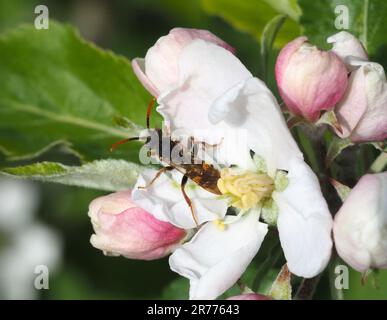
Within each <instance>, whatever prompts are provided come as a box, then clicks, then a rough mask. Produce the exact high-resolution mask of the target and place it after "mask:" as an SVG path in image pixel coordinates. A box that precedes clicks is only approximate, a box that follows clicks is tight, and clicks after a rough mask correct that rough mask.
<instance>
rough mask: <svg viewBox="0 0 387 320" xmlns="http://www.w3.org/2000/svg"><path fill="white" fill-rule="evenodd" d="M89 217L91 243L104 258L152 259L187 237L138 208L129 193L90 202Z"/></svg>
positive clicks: (113, 194) (163, 254) (164, 254)
mask: <svg viewBox="0 0 387 320" xmlns="http://www.w3.org/2000/svg"><path fill="white" fill-rule="evenodd" d="M89 217H90V218H91V222H92V224H93V228H94V231H95V234H93V235H92V236H91V239H90V242H91V244H92V245H93V246H94V247H95V248H97V249H100V250H102V251H103V252H104V253H105V254H106V255H113V256H118V255H123V256H125V257H127V258H130V259H141V260H154V259H159V258H162V257H164V256H166V255H167V254H169V253H170V252H171V251H173V249H174V248H175V247H176V246H178V245H179V243H180V242H181V240H182V239H183V238H184V237H185V236H186V232H185V231H184V230H182V229H179V228H176V227H175V226H173V225H172V224H170V223H167V222H163V221H160V220H157V219H156V218H154V217H153V215H151V214H150V213H148V212H146V211H144V210H143V209H141V208H139V207H137V206H136V205H135V204H134V203H133V202H132V200H131V192H130V191H123V192H116V193H112V194H110V195H107V196H103V197H99V198H97V199H95V200H93V201H92V202H91V203H90V206H89Z"/></svg>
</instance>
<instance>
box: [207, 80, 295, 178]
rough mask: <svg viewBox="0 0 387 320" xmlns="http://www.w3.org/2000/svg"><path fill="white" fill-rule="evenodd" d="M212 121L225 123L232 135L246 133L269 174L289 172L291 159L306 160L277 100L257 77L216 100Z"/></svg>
mask: <svg viewBox="0 0 387 320" xmlns="http://www.w3.org/2000/svg"><path fill="white" fill-rule="evenodd" d="M209 118H210V119H211V121H212V122H214V123H217V122H220V123H222V122H223V123H226V124H227V126H228V128H229V131H231V132H232V130H237V129H238V130H245V131H246V132H247V145H248V149H251V150H253V151H254V152H255V153H257V154H258V155H260V156H261V157H263V159H265V160H266V165H267V167H268V171H269V174H270V175H273V174H274V172H275V170H277V169H284V170H287V169H288V161H289V158H292V157H296V158H299V159H302V158H303V156H302V154H301V152H300V150H299V149H298V146H297V144H296V142H295V141H294V139H293V137H292V136H291V134H290V131H289V129H288V127H287V125H286V122H285V119H284V117H283V115H282V112H281V110H280V108H279V106H278V104H277V101H276V99H275V98H274V96H273V95H272V93H271V92H270V90H269V89H268V88H267V87H266V85H265V84H264V83H263V82H262V81H261V80H259V79H257V78H250V79H247V80H246V81H243V82H241V83H240V84H238V85H237V86H235V87H234V88H232V89H231V90H229V91H227V92H226V93H225V94H224V95H223V96H222V97H221V98H219V99H217V100H216V101H215V103H214V104H213V106H212V107H211V109H210V111H209ZM239 144H241V142H239Z"/></svg>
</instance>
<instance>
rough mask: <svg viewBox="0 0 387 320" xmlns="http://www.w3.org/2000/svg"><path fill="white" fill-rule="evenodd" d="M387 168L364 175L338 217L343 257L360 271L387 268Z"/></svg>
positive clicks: (337, 239) (337, 233) (336, 235)
mask: <svg viewBox="0 0 387 320" xmlns="http://www.w3.org/2000/svg"><path fill="white" fill-rule="evenodd" d="M386 196H387V172H383V173H379V174H367V175H365V176H363V177H362V178H361V179H360V180H359V182H358V183H357V184H356V186H355V187H354V188H353V189H352V191H351V192H350V193H349V195H348V198H347V199H346V200H345V201H344V203H343V205H342V207H341V208H340V210H339V211H338V213H337V214H336V216H335V219H334V225H333V234H334V239H335V245H336V249H337V252H338V254H339V255H340V257H341V258H342V259H343V260H344V261H345V262H347V263H348V264H349V265H350V266H352V267H353V268H354V269H356V270H358V271H359V272H365V271H367V269H369V268H387V232H386V230H387V197H386Z"/></svg>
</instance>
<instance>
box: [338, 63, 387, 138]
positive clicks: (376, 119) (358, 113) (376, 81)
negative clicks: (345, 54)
mask: <svg viewBox="0 0 387 320" xmlns="http://www.w3.org/2000/svg"><path fill="white" fill-rule="evenodd" d="M349 61H350V63H351V64H352V65H353V66H355V67H360V68H358V69H357V70H354V71H353V72H352V73H351V76H350V81H349V86H348V89H347V92H346V94H345V96H344V97H343V99H342V101H341V102H340V104H339V105H338V106H337V109H336V114H337V118H338V120H339V122H340V124H341V126H342V127H343V129H344V135H343V136H344V137H348V136H350V137H351V140H352V141H354V142H364V141H382V140H384V139H385V138H386V137H387V108H386V105H387V82H386V75H385V73H384V69H383V67H382V66H381V65H380V64H378V63H373V62H367V61H362V60H359V59H352V58H351V59H350V60H349Z"/></svg>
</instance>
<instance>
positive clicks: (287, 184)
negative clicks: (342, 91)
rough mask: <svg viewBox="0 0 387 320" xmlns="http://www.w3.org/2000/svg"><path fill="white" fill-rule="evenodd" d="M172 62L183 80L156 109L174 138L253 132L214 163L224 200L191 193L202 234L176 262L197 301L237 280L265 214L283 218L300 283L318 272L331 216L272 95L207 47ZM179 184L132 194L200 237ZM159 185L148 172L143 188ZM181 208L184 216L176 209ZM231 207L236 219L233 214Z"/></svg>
mask: <svg viewBox="0 0 387 320" xmlns="http://www.w3.org/2000/svg"><path fill="white" fill-rule="evenodd" d="M171 58H172V59H176V61H175V64H176V65H177V66H178V68H179V69H178V73H177V74H178V78H177V79H176V80H175V83H173V84H172V85H169V86H168V87H165V90H164V91H162V92H160V95H159V96H158V102H159V105H160V106H159V107H158V109H157V110H158V111H159V112H160V113H161V114H162V115H163V117H164V120H165V121H167V122H168V123H170V125H171V128H172V130H181V131H183V132H185V133H186V134H188V135H193V136H195V137H196V135H195V132H197V131H196V130H198V129H200V130H204V131H205V132H206V134H205V135H204V138H205V141H206V142H209V141H216V140H217V139H219V133H220V132H227V133H231V134H230V135H231V136H232V135H236V134H237V133H238V132H239V131H245V132H247V135H246V141H236V142H235V143H231V144H230V143H227V142H228V141H225V142H226V143H222V144H220V145H219V149H224V147H225V146H227V148H231V149H232V150H231V151H232V152H231V157H227V156H228V155H229V154H230V153H224V154H221V155H220V156H219V158H217V159H216V160H217V163H219V164H221V165H222V167H220V168H219V169H220V170H221V179H219V180H218V187H219V189H220V190H221V191H222V196H218V195H208V194H206V193H205V192H204V190H202V188H201V187H200V186H198V185H193V186H192V187H191V190H188V191H189V192H190V193H191V194H190V196H192V197H193V201H192V202H193V206H194V209H195V211H196V212H197V215H198V216H199V220H200V224H201V225H200V228H199V230H198V231H197V233H196V234H195V235H194V237H193V238H192V239H191V240H190V241H189V242H186V243H185V244H183V245H182V246H180V247H179V248H177V249H176V251H175V252H174V253H173V254H172V255H171V257H170V259H169V262H170V266H171V269H172V270H174V271H176V272H177V273H179V274H180V275H182V276H184V277H187V278H188V279H189V280H190V298H191V299H214V298H216V297H218V296H219V295H221V294H222V293H223V292H224V291H225V290H227V289H228V288H230V287H231V286H232V285H233V284H234V283H235V281H237V279H238V278H239V277H240V276H241V274H242V273H243V272H244V271H245V270H246V268H247V266H248V265H249V263H250V262H251V260H252V259H253V257H254V256H255V254H256V253H257V251H258V250H259V248H260V246H261V243H262V241H263V240H264V237H265V235H266V233H267V230H268V225H267V224H266V223H264V222H261V221H260V218H261V217H260V216H261V211H262V210H263V209H264V208H265V207H267V208H265V209H266V210H267V211H269V212H270V211H271V212H272V213H273V215H275V216H276V217H277V218H275V219H274V220H275V221H276V223H277V226H278V231H279V235H280V241H281V245H282V248H283V250H284V254H285V257H286V259H287V264H288V267H289V270H290V271H291V272H292V273H294V274H296V275H298V276H302V277H314V276H315V275H317V274H318V273H320V272H321V271H322V270H323V269H324V268H325V266H326V264H327V262H328V261H329V258H330V255H331V247H332V241H331V236H330V234H331V227H332V221H331V216H330V213H329V210H328V207H327V204H326V202H325V200H324V198H323V196H322V194H321V190H320V187H319V183H318V180H317V178H316V176H315V175H314V173H313V172H312V170H311V169H310V168H309V167H308V166H307V165H306V163H305V162H304V161H303V156H302V154H301V152H300V151H299V149H298V147H297V144H296V143H295V141H294V140H293V138H292V136H291V134H290V132H289V130H288V129H287V126H286V123H285V120H284V118H283V115H282V113H281V110H280V108H279V106H278V104H277V102H276V100H275V98H274V96H273V95H272V93H271V92H270V91H269V89H268V88H267V87H266V85H265V84H264V83H263V82H262V81H260V80H259V79H257V78H254V77H253V76H252V75H251V73H250V72H249V71H248V70H247V69H246V68H245V67H244V66H243V64H242V63H241V62H240V61H239V60H238V59H237V58H236V57H235V56H234V55H233V54H232V53H231V52H230V51H228V50H226V49H224V48H222V47H221V46H218V45H215V44H214V43H212V42H210V41H206V40H202V39H196V40H194V41H192V42H190V43H189V44H188V45H186V46H185V47H184V48H183V49H182V50H181V52H180V53H179V54H178V55H177V56H175V55H174V56H172V57H171ZM160 68H162V67H161V66H160ZM344 69H345V66H344ZM218 129H221V130H218ZM250 151H253V153H254V157H251V156H250ZM225 155H227V156H225ZM246 155H249V156H246ZM240 158H243V159H244V161H241V160H240ZM231 165H233V166H232V167H231ZM181 176H182V175H181V174H175V173H173V172H172V173H170V174H168V175H167V174H165V175H164V176H163V178H162V180H161V181H155V183H154V184H152V185H151V186H149V187H148V188H147V189H145V190H144V189H137V188H135V189H134V192H133V197H134V199H135V202H136V204H137V205H139V206H140V207H142V208H144V209H145V210H147V211H149V212H150V213H151V214H153V215H154V216H155V217H156V218H158V219H160V220H164V221H168V222H170V223H172V224H175V225H176V226H178V227H183V228H193V227H195V224H194V221H193V219H192V217H191V214H190V212H189V208H188V206H187V204H186V203H184V199H183V196H182V195H181V192H180V180H181ZM152 178H153V175H151V174H150V173H149V172H145V173H144V174H142V175H141V176H140V180H141V181H140V182H138V184H137V185H140V183H141V185H144V184H147V183H149V182H150V180H151V179H152ZM179 192H180V193H179ZM184 205H185V208H186V209H185V212H182V211H180V210H177V208H179V209H180V208H183V206H184ZM175 206H176V207H175ZM227 206H229V207H232V208H233V210H234V211H235V212H236V213H237V214H236V215H232V214H226V213H227V211H226V210H227ZM187 219H189V220H187Z"/></svg>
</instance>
